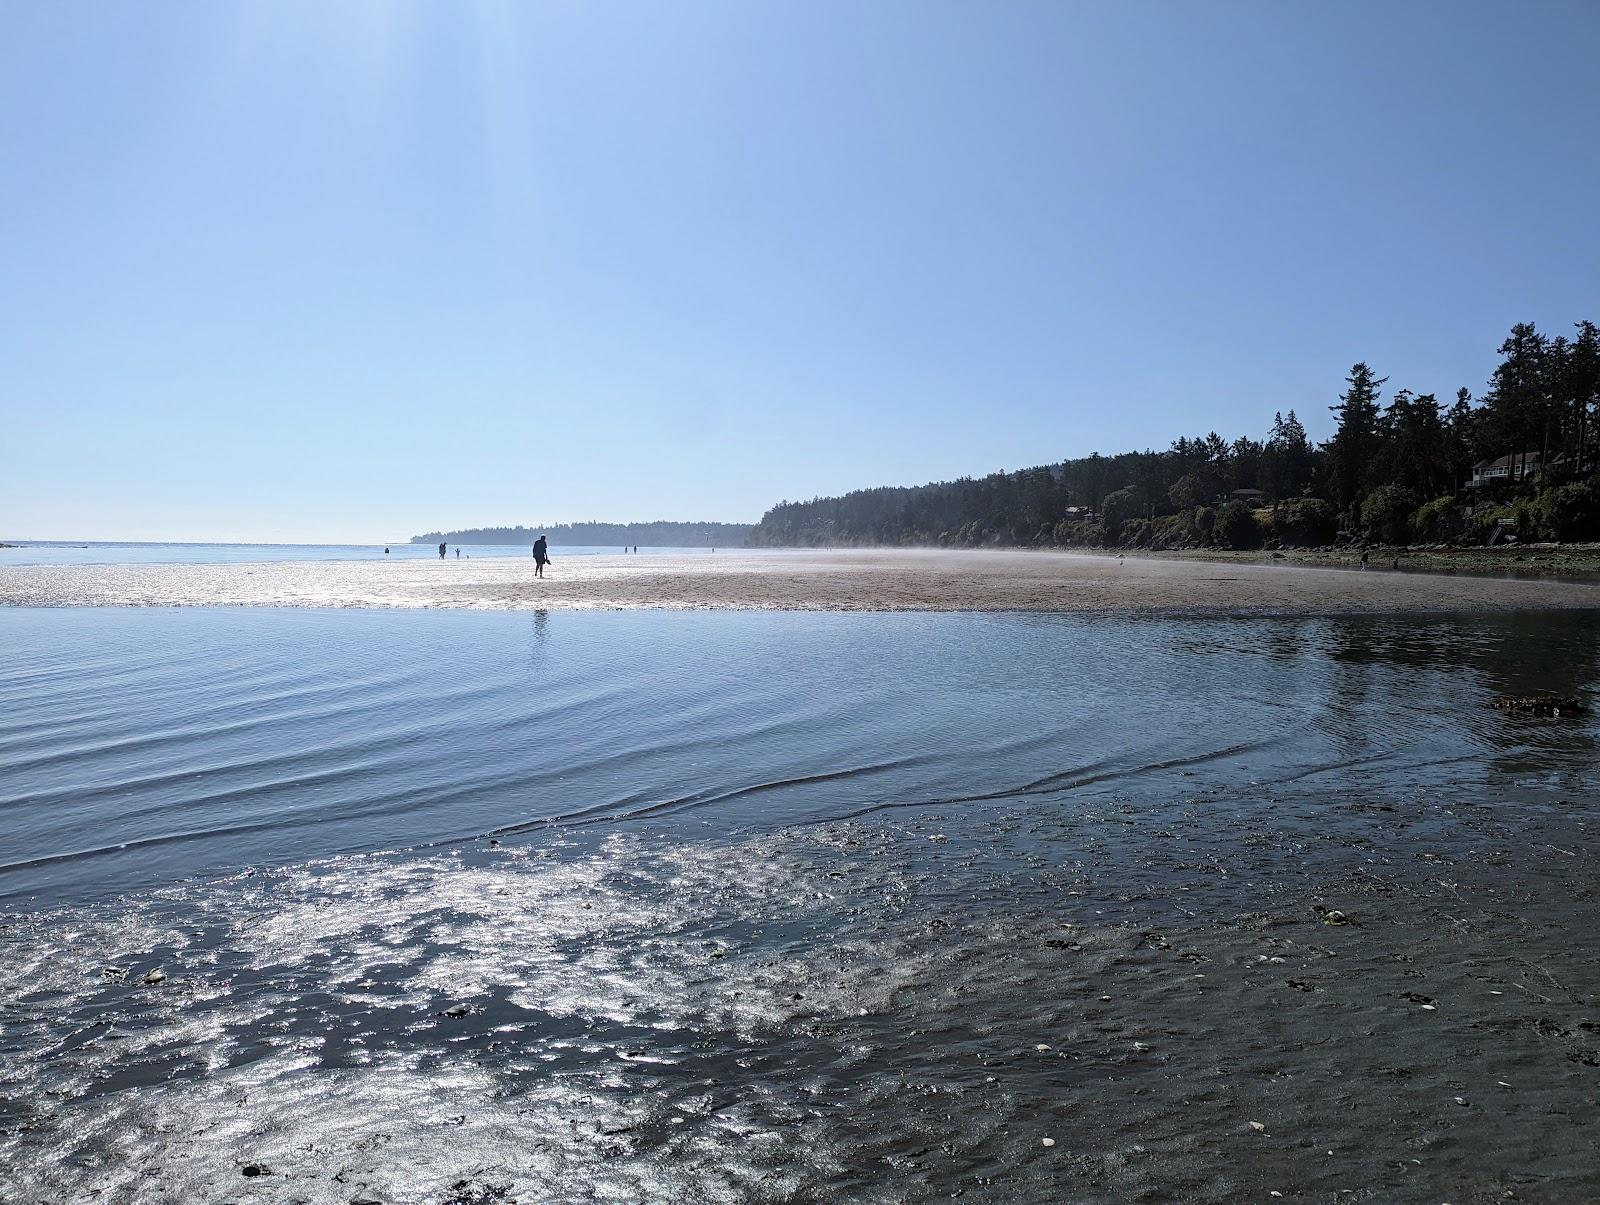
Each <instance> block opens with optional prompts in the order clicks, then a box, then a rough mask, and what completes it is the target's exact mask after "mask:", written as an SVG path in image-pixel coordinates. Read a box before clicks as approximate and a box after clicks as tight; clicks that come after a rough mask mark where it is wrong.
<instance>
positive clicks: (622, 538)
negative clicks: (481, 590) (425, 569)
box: [411, 520, 750, 548]
mask: <svg viewBox="0 0 1600 1205" xmlns="http://www.w3.org/2000/svg"><path fill="white" fill-rule="evenodd" d="M749 534H750V524H748V523H672V522H668V521H666V520H660V521H657V522H654V523H555V524H552V525H551V526H549V527H469V528H466V529H464V530H462V531H430V532H428V533H427V534H426V535H420V536H412V537H411V543H413V544H438V543H440V542H441V541H443V542H446V543H450V544H527V545H530V546H531V545H532V544H533V541H534V540H535V539H536V538H537V537H538V536H540V535H544V536H546V537H547V538H548V539H549V541H550V543H551V544H552V545H556V546H559V545H562V544H565V545H567V546H568V547H573V546H577V547H584V546H589V547H602V548H603V547H607V546H609V545H612V544H618V545H633V544H643V545H648V546H650V547H655V548H738V547H741V546H743V544H744V542H745V538H746V537H747V536H749Z"/></svg>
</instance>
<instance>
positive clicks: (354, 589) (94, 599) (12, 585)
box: [0, 550, 1600, 614]
mask: <svg viewBox="0 0 1600 1205" xmlns="http://www.w3.org/2000/svg"><path fill="white" fill-rule="evenodd" d="M1597 597H1600V587H1597V586H1596V585H1594V584H1591V583H1582V582H1566V581H1555V580H1522V579H1498V578H1474V577H1456V576H1441V575H1428V574H1410V573H1406V574H1397V573H1382V572H1367V573H1363V572H1358V571H1354V570H1342V569H1306V568H1296V567H1290V566H1284V565H1270V564H1228V565H1225V566H1219V565H1215V564H1208V563H1205V562H1196V561H1178V560H1161V559H1156V558H1138V559H1130V560H1126V561H1122V560H1118V559H1117V558H1114V557H1109V556H1096V555H1089V554H1083V553H1067V552H1044V551H1040V552H1015V551H998V550H995V551H954V550H952V551H926V550H856V551H851V550H846V551H837V552H832V551H830V552H819V551H760V552H750V551H744V552H727V553H718V554H716V555H714V556H710V555H707V556H690V557H682V558H677V559H674V558H672V557H669V556H659V557H656V556H652V557H622V556H614V557H602V556H586V557H573V558H569V559H565V560H559V561H558V564H557V566H556V568H555V569H554V570H553V571H552V572H551V573H550V574H549V575H548V576H546V577H544V578H535V577H534V576H533V570H532V565H531V563H530V562H529V561H525V560H522V559H520V558H499V559H491V558H481V559H480V558H474V559H472V560H470V561H466V562H455V561H437V562H431V561H425V560H420V561H414V560H407V561H401V562H395V563H384V562H377V561H370V562H369V561H330V562H285V563H273V564H257V565H217V564H213V565H69V566H60V565H57V566H13V567H8V568H4V569H0V605H12V606H159V607H169V606H281V607H401V608H419V607H456V608H466V609H491V610H508V609H510V610H538V609H596V608H613V609H614V608H640V607H659V608H672V609H727V610H823V611H901V610H909V611H1129V610H1132V611H1150V610H1156V611H1227V612H1239V611H1256V612H1290V613H1305V614H1326V613H1336V612H1351V611H1450V610H1468V611H1471V610H1505V609H1511V608H1526V607H1593V606H1596V605H1597Z"/></svg>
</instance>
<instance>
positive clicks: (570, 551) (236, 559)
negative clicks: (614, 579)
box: [0, 540, 711, 568]
mask: <svg viewBox="0 0 1600 1205" xmlns="http://www.w3.org/2000/svg"><path fill="white" fill-rule="evenodd" d="M8 543H9V544H10V545H11V546H9V547H0V568H4V567H5V566H7V565H253V564H269V563H273V562H278V561H372V560H379V561H381V560H385V559H387V560H395V559H397V558H398V559H402V560H428V559H429V558H433V559H437V558H438V556H439V545H438V544H437V543H433V544H411V543H395V544H184V543H162V542H149V543H142V542H137V541H110V540H99V541H68V540H61V541H55V540H13V541H9V542H8ZM458 548H459V549H460V550H461V556H462V557H463V558H466V557H501V556H521V557H526V556H529V555H531V548H532V545H531V544H456V543H453V542H452V543H451V544H450V545H449V556H450V558H451V559H454V558H455V555H456V550H457V549H458ZM386 549H387V551H385V550H386ZM621 552H622V549H621V548H620V547H619V546H617V545H615V544H611V545H603V546H594V545H588V544H583V545H577V544H574V545H565V544H552V545H551V546H550V555H551V556H552V557H563V556H605V555H608V554H615V553H621ZM702 553H703V554H707V555H710V554H711V549H709V548H665V547H650V546H646V545H640V546H639V555H640V556H644V555H646V554H652V555H664V554H670V555H672V556H693V555H700V554H702Z"/></svg>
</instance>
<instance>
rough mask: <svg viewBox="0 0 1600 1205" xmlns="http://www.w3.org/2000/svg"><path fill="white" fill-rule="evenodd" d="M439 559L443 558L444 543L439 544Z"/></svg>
mask: <svg viewBox="0 0 1600 1205" xmlns="http://www.w3.org/2000/svg"><path fill="white" fill-rule="evenodd" d="M439 559H440V560H441V561H442V560H444V545H443V544H440V545H439Z"/></svg>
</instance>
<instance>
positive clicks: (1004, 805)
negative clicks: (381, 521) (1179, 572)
mask: <svg viewBox="0 0 1600 1205" xmlns="http://www.w3.org/2000/svg"><path fill="white" fill-rule="evenodd" d="M1597 636H1600V615H1597V614H1595V613H1560V614H1523V615H1518V614H1511V615H1496V616H1487V617H1469V616H1462V617H1439V616H1431V617H1402V616H1367V617H1334V618H1287V617H1277V618H1248V619H1245V618H1238V619H1174V618H1137V619H1129V618H1107V617H1093V616H1058V615H1043V614H1030V615H1004V614H1002V615H974V614H966V615H957V614H848V615H847V614H794V613H780V614H772V613H694V612H611V613H587V612H551V613H537V612H536V613H532V614H528V613H521V614H509V613H492V612H490V613H485V612H462V611H425V612H361V611H354V612H352V611H339V612H323V611H315V610H303V611H291V610H282V611H278V610H251V609H237V610H234V609H230V610H204V609H175V610H116V611H102V610H96V609H63V610H27V609H12V610H0V766H3V767H4V771H3V774H0V820H3V824H4V828H3V833H0V908H3V909H5V910H6V912H5V914H4V915H3V916H0V1182H4V1183H7V1184H9V1185H11V1186H12V1187H13V1189H14V1190H17V1191H20V1192H21V1196H22V1199H33V1198H34V1197H38V1198H42V1199H68V1198H72V1199H76V1198H77V1197H79V1196H87V1195H88V1194H90V1193H91V1192H98V1193H100V1194H101V1195H102V1196H103V1197H105V1198H106V1199H117V1200H130V1201H166V1200H211V1199H230V1200H263V1201H268V1200H286V1199H297V1200H307V1201H328V1202H339V1203H341V1205H342V1203H345V1202H349V1201H352V1200H358V1199H365V1200H405V1201H409V1200H418V1201H424V1200H425V1201H446V1200H449V1201H472V1202H492V1201H499V1200H506V1199H510V1198H511V1197H517V1198H518V1199H538V1200H573V1201H580V1200H594V1199H636V1200H684V1199H694V1200H705V1201H720V1200H726V1201H744V1200H773V1201H805V1200H829V1199H861V1200H884V1201H891V1200H904V1199H908V1198H911V1199H919V1198H923V1197H932V1196H949V1195H968V1196H970V1197H972V1198H974V1199H1000V1198H1006V1199H1024V1198H1029V1199H1044V1198H1050V1199H1074V1200H1105V1201H1112V1200H1128V1199H1138V1198H1141V1197H1143V1198H1145V1199H1173V1198H1175V1197H1176V1198H1184V1199H1195V1200H1216V1201H1223V1200H1236V1199H1245V1198H1247V1197H1262V1198H1264V1197H1265V1196H1266V1193H1267V1191H1268V1190H1269V1188H1275V1186H1277V1185H1284V1186H1285V1187H1286V1189H1287V1188H1297V1189H1299V1190H1301V1191H1304V1192H1306V1193H1321V1194H1322V1195H1324V1196H1328V1195H1331V1194H1333V1193H1336V1192H1338V1191H1340V1190H1341V1189H1350V1188H1356V1189H1359V1190H1361V1191H1365V1192H1367V1193H1368V1194H1369V1195H1372V1196H1373V1199H1444V1200H1448V1199H1456V1198H1457V1197H1459V1198H1460V1199H1477V1197H1482V1196H1484V1195H1485V1194H1490V1195H1493V1196H1495V1197H1498V1196H1499V1195H1500V1191H1501V1189H1502V1188H1503V1187H1505V1186H1506V1185H1508V1184H1514V1185H1520V1186H1521V1187H1522V1189H1523V1193H1522V1195H1524V1196H1530V1197H1531V1198H1533V1199H1545V1200H1585V1199H1592V1197H1593V1192H1594V1190H1596V1189H1600V1184H1597V1183H1596V1180H1595V1174H1596V1173H1595V1168H1596V1167H1600V1162H1597V1161H1596V1159H1595V1157H1594V1156H1595V1154H1596V1150H1595V1136H1594V1135H1593V1133H1592V1132H1586V1131H1585V1130H1584V1126H1583V1121H1582V1119H1583V1118H1585V1117H1587V1116H1588V1113H1587V1112H1586V1105H1585V1102H1587V1101H1588V1100H1590V1099H1591V1097H1592V1089H1593V1075H1594V1066H1600V1052H1597V1051H1595V1050H1594V1049H1593V1047H1594V1045H1595V1043H1594V1042H1593V1041H1592V1040H1591V1039H1590V1037H1588V1036H1586V1035H1588V1034H1589V1032H1590V1031H1589V1030H1586V1029H1585V1028H1584V1024H1585V1022H1584V1018H1585V1017H1587V1016H1589V1014H1588V1012H1587V1011H1586V1010H1587V1008H1588V1004H1587V1003H1586V1002H1588V1001H1591V1000H1592V998H1593V993H1594V992H1595V991H1597V990H1600V969H1597V968H1596V966H1595V964H1594V963H1593V960H1592V958H1589V957H1588V956H1587V955H1586V954H1585V953H1584V948H1583V947H1585V943H1583V942H1581V941H1579V940H1577V939H1576V938H1575V937H1574V934H1578V933H1581V932H1586V931H1590V930H1591V929H1592V927H1593V926H1594V925H1595V924H1596V923H1600V915H1597V911H1600V910H1597V908H1596V906H1595V902H1594V899H1593V896H1594V893H1593V891H1592V882H1590V883H1589V884H1588V887H1587V888H1586V887H1585V886H1584V884H1585V882H1586V881H1587V876H1588V875H1589V873H1590V870H1589V868H1590V867H1592V864H1593V861H1592V859H1593V857H1594V856H1595V854H1596V853H1597V852H1600V808H1597V807H1596V803H1597V799H1596V794H1595V790H1594V769H1595V766H1596V764H1597V753H1600V746H1597V740H1600V728H1597V725H1596V722H1595V720H1594V719H1593V718H1592V716H1585V717H1576V718H1574V717H1568V718H1566V719H1564V720H1561V721H1552V720H1543V719H1538V718H1535V717H1529V716H1523V715H1516V714H1508V713H1505V712H1502V711H1499V710H1495V709H1494V708H1492V707H1491V706H1490V704H1491V703H1492V701H1493V700H1494V698H1495V697H1496V696H1497V695H1500V694H1502V693H1520V692H1528V691H1554V692H1558V693H1561V694H1566V695H1573V696H1577V697H1579V698H1580V699H1584V700H1587V701H1588V702H1589V703H1590V705H1591V711H1592V710H1593V706H1592V705H1593V703H1594V702H1595V701H1596V697H1597V696H1596V688H1597V685H1600V642H1597V640H1596V637H1597ZM1324 903H1326V904H1328V905H1332V906H1336V907H1339V908H1342V909H1347V910H1349V911H1350V912H1351V913H1352V915H1353V916H1355V918H1356V923H1355V924H1353V925H1350V926H1346V927H1339V928H1329V927H1328V926H1326V925H1325V924H1324V923H1322V920H1321V914H1320V913H1319V912H1317V911H1314V909H1313V905H1315V906H1316V907H1317V908H1322V907H1324ZM1528 992H1533V993H1535V994H1536V997H1535V996H1529V995H1528V994H1526V993H1528ZM1420 1002H1427V1003H1426V1006H1425V1007H1426V1008H1427V1009H1429V1010H1431V1011H1427V1012H1422V1011H1419V1010H1421V1009H1423V1008H1424V1004H1423V1003H1420ZM1518 1010H1520V1011H1518ZM1419 1018H1426V1019H1427V1024H1426V1025H1424V1024H1423V1023H1422V1021H1421V1020H1419ZM1591 1019H1592V1018H1591ZM1335 1033H1340V1034H1347V1035H1360V1038H1361V1040H1352V1041H1338V1042H1334V1041H1330V1040H1329V1038H1330V1035H1332V1034H1335ZM1287 1052H1297V1053H1293V1054H1290V1053H1287ZM1498 1084H1506V1085H1514V1086H1515V1088H1516V1090H1517V1091H1518V1092H1519V1093H1520V1095H1518V1096H1517V1097H1516V1098H1515V1100H1516V1108H1515V1109H1513V1110H1511V1111H1506V1110H1505V1109H1501V1110H1499V1111H1491V1109H1490V1108H1488V1107H1480V1101H1484V1103H1485V1105H1487V1099H1486V1098H1488V1097H1489V1094H1491V1093H1504V1092H1507V1091H1509V1090H1510V1089H1508V1088H1501V1087H1497V1086H1496V1085H1498ZM1453 1098H1460V1099H1461V1100H1466V1101H1470V1102H1471V1104H1472V1105H1473V1106H1474V1107H1473V1108H1466V1107H1463V1106H1459V1105H1456V1104H1452V1103H1450V1102H1451V1101H1452V1099H1453ZM1506 1099H1507V1100H1510V1099H1511V1098H1510V1097H1507V1098H1506ZM1440 1101H1442V1102H1444V1103H1443V1105H1442V1106H1441V1105H1439V1104H1438V1103H1437V1102H1440ZM1438 1110H1442V1112H1440V1114H1439V1118H1438V1120H1437V1121H1435V1120H1433V1119H1434V1117H1435V1112H1436V1111H1438ZM1256 1118H1265V1119H1266V1122H1264V1123H1263V1124H1269V1125H1270V1129H1271V1131H1272V1134H1271V1135H1270V1137H1272V1138H1273V1139H1274V1140H1273V1141H1270V1142H1269V1141H1268V1139H1267V1138H1259V1139H1258V1137H1257V1135H1256V1132H1255V1131H1253V1130H1251V1129H1250V1128H1249V1127H1248V1126H1247V1125H1246V1119H1252V1120H1254V1119H1256ZM1474 1127H1477V1128H1474ZM1280 1133H1281V1135H1282V1140H1281V1141H1279V1140H1276V1139H1277V1136H1278V1135H1279V1134H1280ZM1241 1134H1242V1135H1243V1136H1245V1138H1247V1139H1248V1140H1249V1141H1250V1142H1253V1143H1254V1145H1253V1146H1250V1147H1245V1146H1243V1145H1242V1143H1243V1141H1244V1139H1242V1138H1241V1137H1240V1135H1241ZM1045 1138H1049V1139H1050V1145H1049V1146H1046V1145H1044V1139H1045ZM1402 1139H1403V1140H1404V1141H1402ZM1330 1153H1332V1154H1333V1155H1334V1156H1335V1157H1332V1158H1330ZM1419 1156H1420V1157H1419ZM1413 1165H1415V1168H1416V1169H1418V1170H1413ZM1508 1167H1509V1168H1512V1169H1513V1170H1515V1171H1516V1172H1517V1174H1518V1175H1524V1174H1525V1178H1523V1179H1520V1180H1519V1179H1512V1180H1509V1181H1508V1180H1506V1179H1505V1178H1504V1177H1505V1175H1506V1174H1507V1172H1506V1169H1507V1168H1508ZM1407 1177H1410V1178H1407ZM1474 1194H1476V1195H1474Z"/></svg>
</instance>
